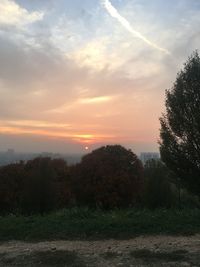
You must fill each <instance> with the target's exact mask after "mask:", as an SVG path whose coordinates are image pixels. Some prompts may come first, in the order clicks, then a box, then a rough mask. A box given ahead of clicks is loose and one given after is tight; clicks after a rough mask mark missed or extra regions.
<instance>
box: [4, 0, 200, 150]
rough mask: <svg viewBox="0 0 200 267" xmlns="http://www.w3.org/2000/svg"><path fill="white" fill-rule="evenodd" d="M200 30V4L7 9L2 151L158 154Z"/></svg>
mask: <svg viewBox="0 0 200 267" xmlns="http://www.w3.org/2000/svg"><path fill="white" fill-rule="evenodd" d="M199 25H200V1H197V0H176V1H174V0H173V1H172V0H168V1H163V0H152V1H149V0H110V1H109V0H73V1H70V0H59V1H57V0H34V1H32V0H15V1H14V0H0V150H1V151H2V150H7V149H8V148H13V149H15V150H17V151H21V152H31V151H32V152H42V151H49V152H61V153H82V152H84V150H85V148H86V147H88V148H89V149H88V150H93V149H94V148H97V147H99V146H101V145H105V144H121V145H124V146H125V147H127V148H130V149H132V150H133V151H134V152H136V153H140V152H142V151H158V149H159V146H158V140H159V127H160V125H159V117H160V116H161V114H162V112H164V110H165V106H164V99H165V90H166V89H168V88H171V87H172V85H173V82H174V81H175V78H176V75H177V72H179V70H180V69H181V68H182V66H183V63H184V62H185V61H186V60H187V58H188V56H190V55H191V53H192V52H193V51H194V50H195V49H199V48H200V38H199V37H200V30H199ZM88 150H87V152H88Z"/></svg>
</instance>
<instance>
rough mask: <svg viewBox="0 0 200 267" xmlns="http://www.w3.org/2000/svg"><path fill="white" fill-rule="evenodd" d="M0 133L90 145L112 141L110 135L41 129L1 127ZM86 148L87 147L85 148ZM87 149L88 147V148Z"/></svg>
mask: <svg viewBox="0 0 200 267" xmlns="http://www.w3.org/2000/svg"><path fill="white" fill-rule="evenodd" d="M0 133H2V134H10V135H37V136H46V137H47V138H58V139H70V140H73V141H75V142H77V143H82V144H91V143H97V142H106V141H107V140H109V139H113V138H114V136H110V135H99V134H77V133H67V132H66V131H65V132H62V131H48V130H46V129H45V130H41V129H28V128H23V127H15V126H13V127H11V126H1V127H0ZM86 147H88V146H86ZM88 148H89V147H88Z"/></svg>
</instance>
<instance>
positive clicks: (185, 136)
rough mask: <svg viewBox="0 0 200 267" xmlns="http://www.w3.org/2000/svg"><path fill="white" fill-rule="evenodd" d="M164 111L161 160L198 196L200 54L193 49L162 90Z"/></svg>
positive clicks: (199, 171)
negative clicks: (170, 81) (173, 80)
mask: <svg viewBox="0 0 200 267" xmlns="http://www.w3.org/2000/svg"><path fill="white" fill-rule="evenodd" d="M165 106H166V112H165V114H163V116H162V117H161V119H160V122H161V129H160V153H161V157H162V160H163V161H164V162H165V163H166V165H167V166H168V167H169V168H170V169H171V170H172V171H174V173H175V174H176V175H177V176H178V177H179V178H180V181H181V184H182V185H183V186H185V187H186V188H187V189H188V190H189V191H190V192H192V193H195V194H197V195H198V196H200V57H199V55H198V52H194V53H193V54H192V56H191V57H189V59H188V61H187V62H186V63H185V66H184V69H183V70H181V71H180V72H179V73H178V75H177V78H176V81H175V83H174V85H173V87H172V88H171V89H170V90H166V101H165Z"/></svg>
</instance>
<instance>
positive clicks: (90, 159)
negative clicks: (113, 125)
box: [72, 145, 143, 208]
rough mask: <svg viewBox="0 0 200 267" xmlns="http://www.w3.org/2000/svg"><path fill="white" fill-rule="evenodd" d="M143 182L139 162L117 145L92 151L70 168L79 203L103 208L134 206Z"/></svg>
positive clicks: (133, 155) (128, 151)
mask: <svg viewBox="0 0 200 267" xmlns="http://www.w3.org/2000/svg"><path fill="white" fill-rule="evenodd" d="M142 185H143V167H142V163H141V162H140V160H139V159H138V158H137V156H136V155H135V154H134V153H133V152H131V151H130V150H127V149H125V148H123V147H122V146H119V145H114V146H105V147H101V148H99V149H97V150H94V151H93V152H92V153H90V154H88V155H86V156H84V157H83V159H82V161H81V163H79V164H77V165H76V166H74V167H73V170H72V187H73V190H74V193H75V196H76V201H77V204H78V205H88V206H96V207H102V208H114V207H127V206H129V205H135V204H136V203H137V202H138V201H139V199H140V197H141V192H142Z"/></svg>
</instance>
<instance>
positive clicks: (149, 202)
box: [0, 51, 200, 214]
mask: <svg viewBox="0 0 200 267" xmlns="http://www.w3.org/2000/svg"><path fill="white" fill-rule="evenodd" d="M165 106H166V112H165V113H164V114H163V115H162V117H161V118H160V123H161V129H160V141H159V144H160V153H161V160H150V161H148V162H147V163H146V164H145V165H144V166H143V164H142V162H141V161H140V160H139V159H138V157H137V156H136V155H135V154H134V153H133V152H132V151H131V150H127V149H125V148H124V147H122V146H120V145H112V146H111V145H108V146H104V147H101V148H99V149H96V150H94V151H93V152H91V153H89V154H88V155H85V156H84V157H83V158H82V160H81V162H80V163H78V164H75V165H73V166H69V165H68V164H67V163H66V162H65V161H64V160H61V159H51V158H42V157H40V158H36V159H33V160H29V161H27V162H19V163H15V164H10V165H7V166H3V167H0V213H1V214H3V213H24V214H32V213H41V214H42V213H45V212H49V211H52V210H58V209H62V208H66V207H72V206H88V207H93V208H103V209H111V208H127V207H138V208H140V207H142V208H173V207H179V208H180V207H200V204H199V201H200V58H199V55H198V52H197V51H196V52H194V53H193V54H192V56H191V57H190V58H189V59H188V61H187V62H186V63H185V66H184V69H183V70H181V71H180V72H179V73H178V75H177V78H176V81H175V83H174V85H173V87H172V88H171V89H169V90H166V100H165Z"/></svg>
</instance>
